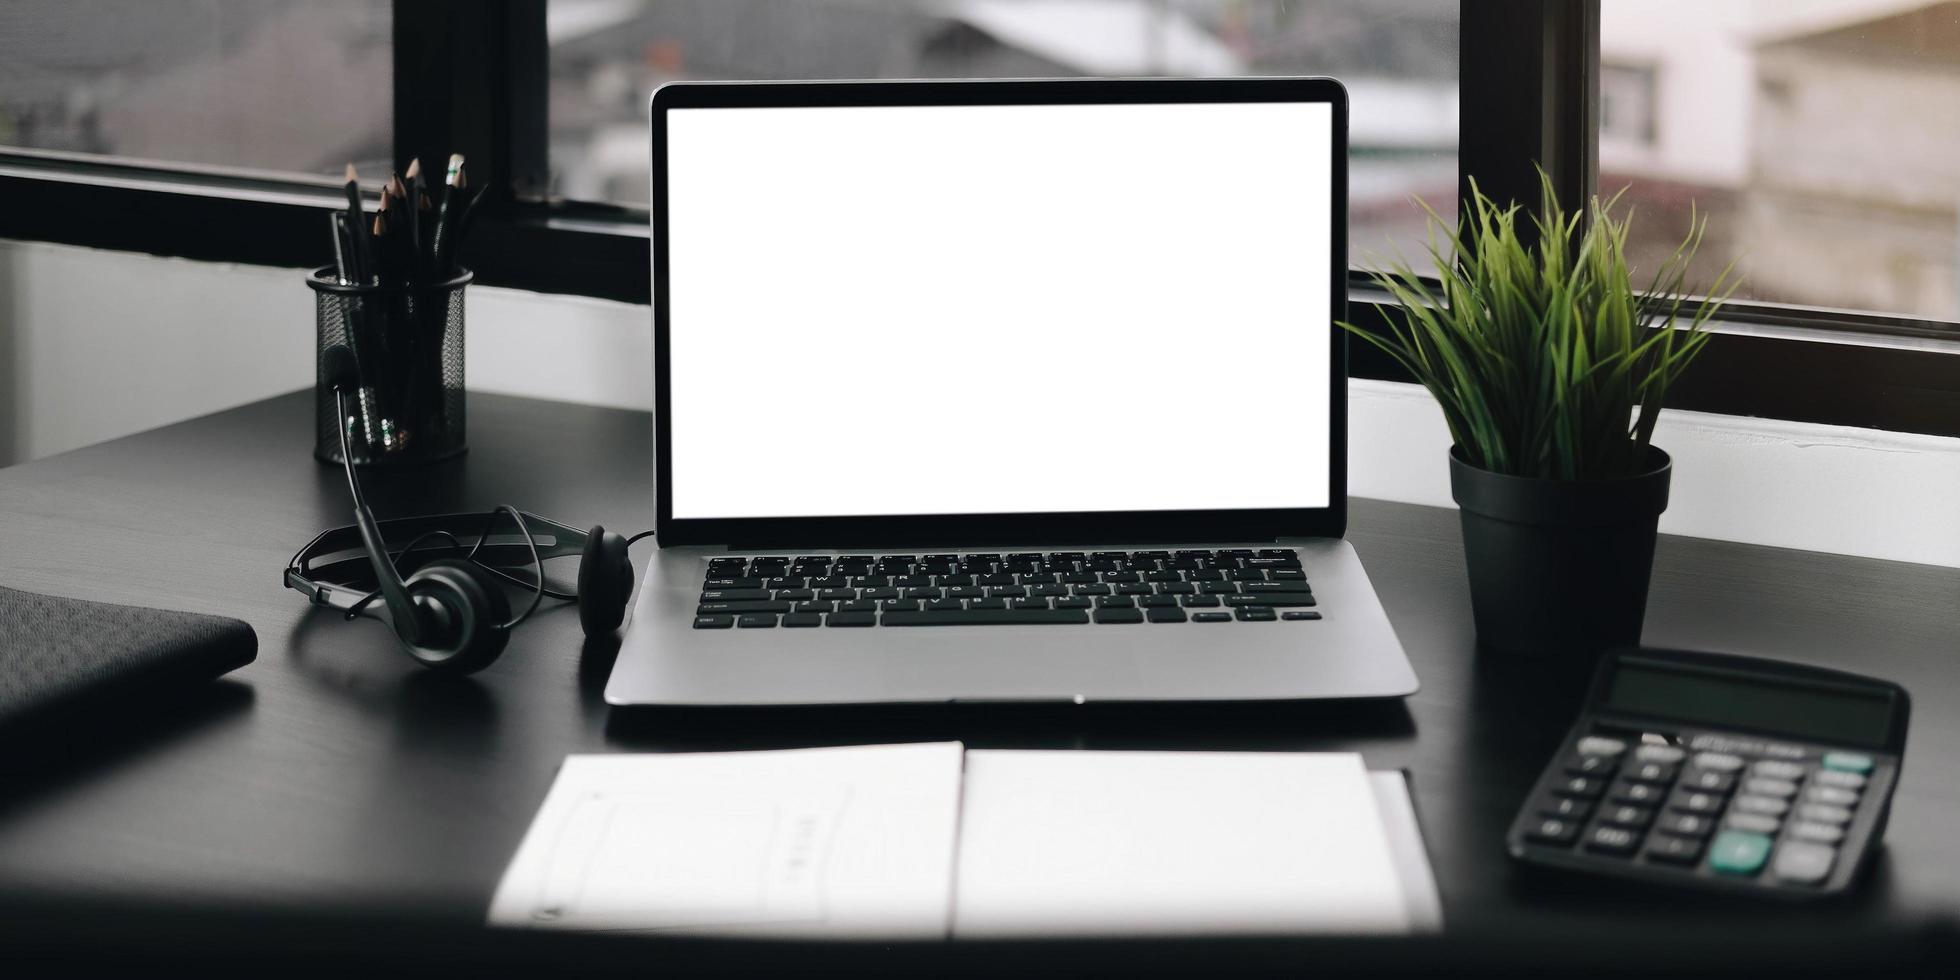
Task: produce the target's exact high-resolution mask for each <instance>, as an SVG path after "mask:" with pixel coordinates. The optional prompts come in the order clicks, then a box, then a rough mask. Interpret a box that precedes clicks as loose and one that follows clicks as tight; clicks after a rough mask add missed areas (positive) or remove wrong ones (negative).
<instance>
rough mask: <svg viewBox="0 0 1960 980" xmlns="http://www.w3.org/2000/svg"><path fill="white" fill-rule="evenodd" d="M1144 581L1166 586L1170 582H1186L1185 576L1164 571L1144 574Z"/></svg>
mask: <svg viewBox="0 0 1960 980" xmlns="http://www.w3.org/2000/svg"><path fill="white" fill-rule="evenodd" d="M1143 580H1144V581H1146V582H1156V583H1159V584H1164V583H1169V582H1182V581H1184V576H1182V575H1179V574H1177V573H1176V572H1173V571H1169V570H1164V571H1156V572H1146V573H1144V576H1143Z"/></svg>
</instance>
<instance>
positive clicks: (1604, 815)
mask: <svg viewBox="0 0 1960 980" xmlns="http://www.w3.org/2000/svg"><path fill="white" fill-rule="evenodd" d="M1599 819H1600V820H1601V821H1603V822H1605V823H1610V824H1612V825H1613V826H1615V827H1631V828H1633V829H1635V830H1638V829H1640V828H1641V827H1645V826H1647V822H1648V821H1650V820H1652V819H1654V811H1652V810H1649V809H1647V808H1646V807H1644V806H1615V807H1607V808H1606V809H1605V810H1604V811H1602V812H1601V813H1600V815H1599Z"/></svg>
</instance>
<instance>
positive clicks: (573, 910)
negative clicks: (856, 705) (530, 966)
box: [489, 742, 1441, 939]
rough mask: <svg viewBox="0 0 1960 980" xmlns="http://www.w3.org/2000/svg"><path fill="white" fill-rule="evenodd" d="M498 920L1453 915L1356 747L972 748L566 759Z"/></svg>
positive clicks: (1156, 920)
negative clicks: (1340, 750) (1342, 750)
mask: <svg viewBox="0 0 1960 980" xmlns="http://www.w3.org/2000/svg"><path fill="white" fill-rule="evenodd" d="M489 919H490V922H491V924H492V925H498V926H510V927H533V928H572V929H587V930H624V931H657V932H671V933H684V934H693V935H723V936H757V937H782V938H821V937H833V938H842V939H937V938H944V937H947V936H952V937H955V938H1005V937H1030V936H1113V935H1286V934H1304V933H1410V932H1427V931H1434V930H1435V929H1437V928H1439V927H1440V925H1441V912H1440V909H1439V907H1438V903H1437V899H1436V889H1435V883H1434V879H1433V878H1432V876H1431V874H1430V870H1429V862H1428V858H1427V856H1426V854H1425V853H1424V851H1423V847H1422V841H1421V836H1420V833H1419V832H1418V830H1417V827H1416V821H1415V813H1414V810H1413V809H1412V808H1411V806H1410V802H1409V795H1408V787H1407V784H1406V782H1405V780H1404V778H1403V776H1402V775H1401V774H1400V773H1369V772H1367V771H1366V770H1365V769H1364V768H1363V766H1362V763H1361V758H1360V757H1359V756H1357V755H1351V754H1337V753H1313V754H1309V753H1292V752H1093V751H1061V752H1053V751H1006V750H986V751H982V750H975V751H971V752H968V751H965V750H964V749H963V747H962V746H961V745H959V743H956V742H941V743H927V744H915V745H884V746H864V747H851V748H831V749H794V750H786V751H768V752H731V753H702V754H671V755H670V754H662V755H583V756H571V757H568V758H567V759H566V760H565V764H564V766H563V768H562V769H561V770H560V771H559V773H558V778H557V780H556V781H555V782H554V783H553V784H552V787H551V791H550V793H549V794H548V795H547V796H546V798H545V802H544V805H543V806H542V807H541V808H540V809H539V811H538V815H537V817H536V819H535V820H534V821H533V822H532V825H531V828H530V830H529V831H528V832H527V833H526V834H525V837H524V840H523V842H522V844H520V845H519V847H518V850H517V854H516V856H515V857H514V858H513V859H512V860H511V863H510V867H509V868H508V869H507V870H506V871H505V873H504V877H503V881H502V883H501V884H500V885H499V886H498V888H497V894H496V897H495V899H494V900H493V901H492V902H491V907H490V915H489Z"/></svg>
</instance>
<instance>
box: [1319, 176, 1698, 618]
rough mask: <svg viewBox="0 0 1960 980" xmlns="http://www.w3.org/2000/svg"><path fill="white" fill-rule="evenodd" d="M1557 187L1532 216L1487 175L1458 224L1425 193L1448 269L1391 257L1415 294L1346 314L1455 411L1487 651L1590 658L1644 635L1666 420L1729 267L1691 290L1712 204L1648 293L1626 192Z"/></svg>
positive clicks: (1438, 256)
mask: <svg viewBox="0 0 1960 980" xmlns="http://www.w3.org/2000/svg"><path fill="white" fill-rule="evenodd" d="M1541 176H1542V175H1541ZM1544 190H1545V193H1544V201H1543V204H1542V206H1541V209H1540V210H1539V212H1537V213H1536V214H1532V215H1529V216H1528V217H1527V216H1526V215H1525V213H1524V212H1523V209H1522V208H1520V207H1519V206H1516V205H1511V206H1500V205H1499V204H1498V203H1497V202H1495V201H1492V200H1491V199H1490V198H1489V197H1487V196H1485V195H1484V194H1483V192H1482V191H1481V190H1479V189H1477V188H1476V186H1475V184H1474V183H1473V184H1472V199H1471V201H1470V202H1469V203H1470V211H1469V213H1468V214H1467V215H1466V216H1465V220H1464V222H1463V224H1462V226H1461V228H1460V229H1452V228H1451V227H1450V225H1449V224H1448V223H1447V222H1445V221H1444V220H1443V219H1442V218H1441V217H1440V216H1439V215H1437V214H1436V212H1435V211H1434V210H1433V209H1431V208H1429V206H1428V205H1426V204H1424V205H1422V206H1423V209H1424V210H1425V211H1426V212H1428V215H1429V226H1430V229H1431V236H1430V237H1431V244H1430V246H1429V249H1428V253H1429V259H1430V263H1429V264H1430V270H1429V271H1430V274H1431V275H1432V276H1433V277H1434V278H1433V280H1429V281H1425V280H1424V279H1423V278H1421V277H1420V276H1419V275H1417V273H1416V272H1415V270H1414V269H1413V268H1411V267H1410V266H1409V264H1408V263H1407V262H1397V263H1393V264H1391V265H1389V266H1388V268H1387V271H1384V272H1379V273H1375V274H1374V275H1373V276H1372V278H1373V280H1374V281H1375V282H1376V283H1377V284H1378V285H1379V286H1381V288H1383V289H1385V290H1387V291H1388V292H1389V293H1390V294H1392V295H1393V296H1394V298H1395V299H1396V301H1397V302H1398V303H1400V305H1401V313H1400V315H1399V316H1397V317H1391V318H1390V321H1391V322H1390V327H1389V330H1388V332H1387V334H1386V335H1385V336H1384V335H1379V334H1375V333H1370V332H1366V331H1363V330H1361V329H1358V328H1356V327H1355V326H1354V325H1352V324H1345V323H1344V324H1342V326H1343V327H1344V328H1346V329H1347V330H1349V331H1350V332H1352V333H1354V334H1356V335H1357V336H1359V337H1361V338H1363V339H1365V340H1367V341H1369V342H1370V343H1372V344H1374V345H1375V346H1377V347H1379V348H1381V349H1382V350H1383V351H1385V352H1386V353H1387V354H1388V355H1389V356H1390V357H1393V358H1394V359H1395V360H1396V361H1397V362H1399V363H1400V364H1401V365H1402V366H1403V367H1404V368H1406V369H1408V371H1409V373H1411V374H1413V375H1414V376H1415V378H1416V380H1417V381H1419V382H1421V383H1422V385H1423V386H1424V387H1425V388H1428V389H1429V392H1430V394H1432V395H1434V396H1435V398H1436V401H1437V403H1438V404H1439V405H1441V406H1442V409H1443V417H1444V419H1445V420H1446V421H1447V422H1448V423H1449V428H1450V435H1451V436H1452V437H1453V438H1454V440H1455V446H1454V447H1453V448H1452V449H1451V450H1450V464H1449V465H1450V488H1451V492H1452V495H1453V496H1454V497H1455V499H1456V502H1457V505H1458V507H1459V508H1460V509H1461V511H1462V518H1463V547H1464V556H1465V560H1466V562H1467V564H1468V567H1469V573H1470V598H1471V604H1472V606H1473V608H1474V612H1475V617H1476V623H1477V636H1478V642H1479V644H1480V646H1482V647H1484V648H1487V649H1494V650H1501V651H1512V652H1528V653H1581V654H1583V653H1587V652H1596V651H1598V650H1602V649H1606V648H1608V647H1611V646H1617V645H1621V644H1630V643H1635V642H1638V640H1639V638H1640V627H1641V620H1642V618H1643V617H1644V615H1645V612H1646V605H1647V583H1648V578H1649V574H1650V572H1651V571H1652V567H1653V559H1654V535H1655V528H1656V526H1657V525H1658V523H1659V521H1660V514H1661V511H1662V510H1664V509H1666V507H1667V491H1668V478H1669V474H1670V467H1671V462H1670V460H1669V458H1668V455H1667V453H1665V452H1663V451H1661V449H1660V448H1658V447H1656V446H1654V445H1653V444H1652V439H1653V434H1654V422H1655V420H1656V419H1657V418H1658V416H1659V414H1660V409H1661V401H1662V398H1663V396H1664V395H1665V394H1666V393H1667V390H1668V387H1669V386H1670V385H1672V384H1673V383H1674V381H1675V379H1677V378H1679V377H1680V376H1681V373H1682V372H1683V371H1685V370H1686V369H1687V367H1688V365H1689V364H1690V363H1692V362H1693V361H1694V359H1695V356H1696V355H1697V354H1698V353H1700V352H1701V349H1702V347H1703V345H1704V344H1705V343H1706V342H1707V340H1708V334H1707V333H1706V331H1705V329H1704V328H1705V326H1706V324H1707V323H1708V320H1709V318H1710V317H1711V316H1712V315H1714V313H1715V312H1716V311H1717V310H1718V309H1719V308H1720V306H1721V304H1722V301H1723V300H1724V299H1726V298H1727V296H1728V292H1726V291H1724V284H1725V283H1727V282H1728V280H1729V269H1725V270H1723V272H1722V274H1721V276H1719V277H1718V278H1717V279H1716V281H1715V283H1714V284H1713V285H1712V286H1711V287H1710V288H1709V290H1708V294H1709V296H1708V298H1701V299H1695V298H1690V297H1689V296H1688V295H1687V294H1686V293H1685V292H1684V291H1683V288H1682V287H1683V283H1684V281H1685V280H1686V277H1687V273H1688V267H1689V263H1690V261H1691V260H1692V259H1693V257H1694V255H1695V252H1696V251H1697V249H1698V248H1699V247H1700V245H1701V240H1702V234H1703V232H1704V231H1705V229H1706V227H1707V222H1706V219H1705V218H1703V217H1701V216H1698V215H1697V216H1695V218H1694V219H1693V220H1692V221H1691V222H1690V230H1689V233H1688V236H1687V238H1686V239H1685V240H1684V241H1682V243H1681V245H1680V247H1679V248H1677V249H1676V250H1675V251H1674V253H1673V254H1672V256H1670V257H1669V258H1668V259H1667V260H1666V261H1664V262H1662V263H1661V265H1660V267H1659V268H1658V269H1656V270H1654V272H1653V274H1652V276H1651V279H1650V281H1648V282H1647V284H1646V285H1647V288H1646V289H1645V290H1644V291H1640V290H1636V289H1635V287H1634V281H1633V272H1632V270H1631V269H1630V268H1629V266H1628V264H1627V255H1626V244H1627V231H1628V225H1629V222H1630V221H1631V216H1630V215H1629V216H1627V217H1624V218H1622V217H1616V216H1615V214H1614V210H1615V205H1616V204H1617V202H1618V195H1615V196H1614V198H1613V199H1611V200H1608V201H1606V202H1604V203H1602V202H1601V201H1599V200H1598V199H1597V198H1595V199H1593V200H1592V201H1591V202H1589V204H1588V206H1587V207H1586V208H1585V209H1584V210H1583V212H1581V213H1572V214H1568V213H1567V212H1566V211H1565V210H1564V209H1563V208H1561V207H1560V205H1559V204H1558V201H1557V199H1556V197H1555V196H1554V195H1553V194H1552V191H1551V185H1550V181H1549V180H1547V181H1545V182H1544ZM1582 218H1583V219H1584V220H1582ZM1527 221H1529V225H1527V224H1525V222H1527ZM1531 232H1535V234H1529V233H1531ZM1730 268H1731V269H1732V268H1733V263H1731V265H1730ZM1730 288H1731V289H1732V288H1733V287H1730Z"/></svg>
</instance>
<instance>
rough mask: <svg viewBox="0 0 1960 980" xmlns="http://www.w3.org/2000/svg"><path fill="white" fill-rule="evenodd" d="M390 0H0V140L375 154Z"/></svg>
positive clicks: (370, 164) (19, 144)
mask: <svg viewBox="0 0 1960 980" xmlns="http://www.w3.org/2000/svg"><path fill="white" fill-rule="evenodd" d="M389 27H390V16H389V5H388V2H387V0H341V2H336V3H318V2H314V3H306V2H303V0H7V2H6V3H4V4H0V147H13V148H17V149H28V150H42V151H57V152H63V153H78V154H89V155H99V156H105V157H116V158H122V159H126V160H140V161H155V162H166V163H172V164H201V165H208V166H219V167H224V168H227V169H232V170H256V171H268V172H279V173H287V174H308V175H319V176H326V175H333V174H338V173H340V172H341V170H342V168H343V167H344V166H345V165H346V164H347V162H348V161H350V160H351V161H354V162H355V163H357V164H364V165H365V168H366V169H368V170H369V172H373V171H374V170H376V169H379V168H383V167H385V166H386V162H387V160H388V157H389V156H390V152H389V149H390V148H389V139H390V128H391V124H392V120H393V101H392V100H393V59H392V54H391V49H390V44H389Z"/></svg>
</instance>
